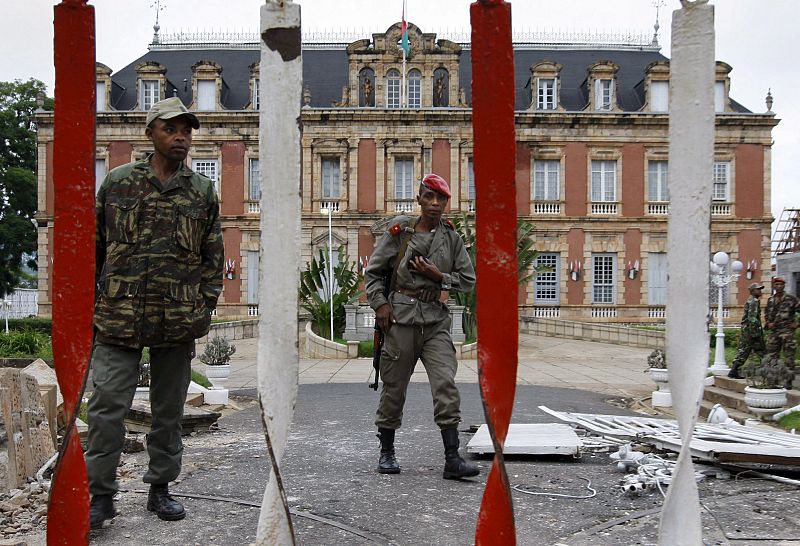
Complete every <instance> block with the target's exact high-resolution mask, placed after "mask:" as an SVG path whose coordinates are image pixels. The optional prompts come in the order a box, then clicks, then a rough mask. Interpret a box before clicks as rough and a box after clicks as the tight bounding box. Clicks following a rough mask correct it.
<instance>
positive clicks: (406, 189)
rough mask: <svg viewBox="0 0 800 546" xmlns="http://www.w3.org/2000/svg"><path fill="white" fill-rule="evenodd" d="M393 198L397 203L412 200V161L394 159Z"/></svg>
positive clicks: (405, 158)
mask: <svg viewBox="0 0 800 546" xmlns="http://www.w3.org/2000/svg"><path fill="white" fill-rule="evenodd" d="M394 198H395V199H396V200H398V201H408V200H410V199H414V159H413V158H411V157H395V158H394Z"/></svg>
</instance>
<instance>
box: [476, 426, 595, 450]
mask: <svg viewBox="0 0 800 546" xmlns="http://www.w3.org/2000/svg"><path fill="white" fill-rule="evenodd" d="M582 446H583V442H582V441H581V439H580V438H578V435H577V434H575V431H574V430H572V427H570V426H569V425H564V424H560V423H545V424H536V425H533V424H511V425H509V426H508V434H507V435H506V442H505V445H504V447H503V453H504V454H506V455H578V454H580V450H581V447H582ZM467 453H476V454H484V453H494V445H493V444H492V437H491V435H490V434H489V427H488V426H486V425H481V426H480V427H479V428H478V431H477V432H476V433H475V435H474V436H473V437H472V439H471V440H470V441H469V443H468V444H467Z"/></svg>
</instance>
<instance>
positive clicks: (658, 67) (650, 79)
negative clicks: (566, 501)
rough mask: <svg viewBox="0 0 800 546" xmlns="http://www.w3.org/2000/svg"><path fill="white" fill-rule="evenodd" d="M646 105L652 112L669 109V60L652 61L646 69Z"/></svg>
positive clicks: (646, 108) (645, 108)
mask: <svg viewBox="0 0 800 546" xmlns="http://www.w3.org/2000/svg"><path fill="white" fill-rule="evenodd" d="M645 74H646V76H645V107H644V110H647V111H650V112H668V111H669V61H656V62H654V63H650V64H649V65H648V66H647V68H646V69H645Z"/></svg>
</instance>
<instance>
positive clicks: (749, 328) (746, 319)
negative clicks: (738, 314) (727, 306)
mask: <svg viewBox="0 0 800 546" xmlns="http://www.w3.org/2000/svg"><path fill="white" fill-rule="evenodd" d="M749 290H750V297H749V298H747V301H746V302H745V304H744V314H742V327H741V333H740V334H739V350H738V351H737V352H736V357H735V358H734V359H733V367H732V368H731V371H730V372H728V377H732V378H734V379H742V376H741V375H739V369H740V368H741V366H742V365H743V364H744V363H745V362H747V357H749V356H750V353H751V352H753V351H755V352H756V354H758V355H759V356H764V331H763V329H762V328H761V303H760V302H759V298H761V291H762V290H764V285H762V284H758V283H756V282H754V283H753V284H751V285H750V287H749Z"/></svg>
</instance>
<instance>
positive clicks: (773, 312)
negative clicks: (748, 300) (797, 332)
mask: <svg viewBox="0 0 800 546" xmlns="http://www.w3.org/2000/svg"><path fill="white" fill-rule="evenodd" d="M798 310H800V308H798V302H797V298H796V297H794V296H793V295H791V294H789V293H787V292H784V293H783V295H782V296H781V298H780V299H778V297H777V295H776V296H772V297H771V298H770V299H769V301H767V308H766V309H764V322H766V323H767V324H770V323H772V324H773V326H772V328H773V329H776V330H777V329H789V328H793V326H792V325H793V324H795V323H796V321H797V311H798Z"/></svg>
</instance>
